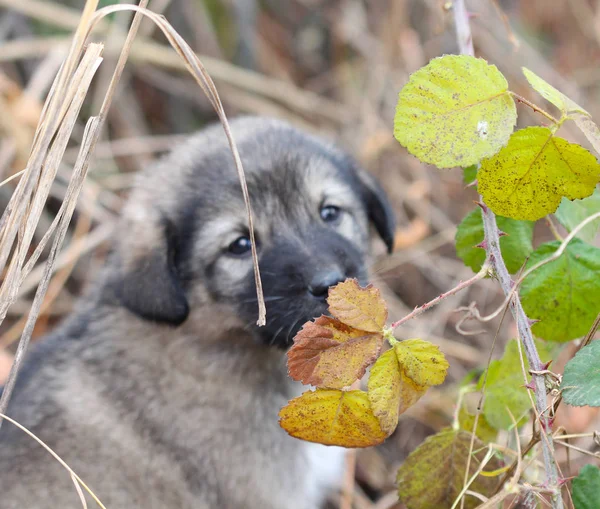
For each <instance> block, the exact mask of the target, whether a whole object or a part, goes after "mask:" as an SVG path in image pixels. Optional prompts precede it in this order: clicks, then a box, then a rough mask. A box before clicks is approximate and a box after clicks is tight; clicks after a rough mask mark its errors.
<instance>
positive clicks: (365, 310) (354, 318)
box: [327, 279, 388, 332]
mask: <svg viewBox="0 0 600 509" xmlns="http://www.w3.org/2000/svg"><path fill="white" fill-rule="evenodd" d="M327 302H328V303H329V312H330V313H331V314H332V315H333V316H335V317H336V318H337V319H338V320H340V321H341V322H343V323H345V324H347V325H350V326H352V327H354V328H356V329H361V330H364V331H367V332H381V330H382V329H383V327H384V325H385V321H386V320H387V315H388V312H387V307H386V304H385V301H384V300H383V299H382V298H381V294H380V292H379V290H378V289H377V288H375V287H374V286H373V285H369V286H367V287H366V288H361V287H360V286H359V284H358V281H356V279H347V280H346V281H344V282H343V283H339V284H338V285H337V286H334V287H333V288H332V289H331V290H329V297H328V298H327Z"/></svg>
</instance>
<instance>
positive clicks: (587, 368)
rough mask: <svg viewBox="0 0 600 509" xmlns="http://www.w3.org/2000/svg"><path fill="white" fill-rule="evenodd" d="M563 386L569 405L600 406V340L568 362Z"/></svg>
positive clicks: (580, 351)
mask: <svg viewBox="0 0 600 509" xmlns="http://www.w3.org/2000/svg"><path fill="white" fill-rule="evenodd" d="M561 387H562V394H563V398H564V399H565V402H567V403H568V404H569V405H573V406H584V405H589V406H600V341H592V342H591V343H590V344H589V345H587V346H586V347H585V348H582V349H581V350H579V352H577V353H576V354H575V357H573V358H572V359H571V360H570V361H569V362H567V365H566V366H565V372H564V375H563V379H562V383H561ZM599 493H600V492H599Z"/></svg>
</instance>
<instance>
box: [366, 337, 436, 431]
mask: <svg viewBox="0 0 600 509" xmlns="http://www.w3.org/2000/svg"><path fill="white" fill-rule="evenodd" d="M367 387H368V393H367V394H368V396H369V401H370V402H371V408H372V409H373V414H374V415H375V417H377V419H379V424H380V425H381V429H382V430H383V431H385V433H386V434H387V435H388V436H389V435H391V434H392V433H393V431H394V430H395V429H396V426H397V425H398V416H399V415H400V414H402V413H404V412H405V411H406V410H407V409H408V408H410V407H411V406H412V405H414V404H415V403H416V402H417V401H418V400H419V398H420V397H421V396H423V394H425V392H426V391H427V387H423V386H421V385H417V384H416V383H415V382H414V381H412V380H411V379H410V378H408V376H406V374H405V373H404V372H403V370H402V369H401V368H400V364H399V363H398V358H397V357H396V352H395V350H394V349H391V350H388V351H387V352H385V353H384V354H383V355H381V356H380V357H379V359H377V362H376V363H375V364H374V365H373V367H372V368H371V374H370V375H369V382H368V385H367Z"/></svg>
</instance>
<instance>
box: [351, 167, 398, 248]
mask: <svg viewBox="0 0 600 509" xmlns="http://www.w3.org/2000/svg"><path fill="white" fill-rule="evenodd" d="M358 175H359V178H360V181H361V184H362V196H363V202H364V204H365V206H366V209H367V213H368V214H369V219H370V220H371V222H372V223H373V224H374V225H375V229H376V230H377V233H378V234H379V236H380V237H381V239H382V240H383V242H385V245H386V246H387V250H388V253H391V252H392V251H393V250H394V233H395V231H396V218H395V217H394V210H393V209H392V206H391V204H390V202H389V200H388V198H387V195H386V194H385V191H384V190H383V188H382V187H381V185H380V184H379V182H377V180H376V179H375V178H374V177H373V176H372V175H371V174H369V173H367V172H366V171H359V172H358Z"/></svg>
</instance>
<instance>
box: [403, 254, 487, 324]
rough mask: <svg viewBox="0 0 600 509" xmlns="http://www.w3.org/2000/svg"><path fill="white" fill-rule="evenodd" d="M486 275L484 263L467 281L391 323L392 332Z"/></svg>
mask: <svg viewBox="0 0 600 509" xmlns="http://www.w3.org/2000/svg"><path fill="white" fill-rule="evenodd" d="M488 274H489V266H488V265H487V264H486V263H484V264H483V267H481V270H480V271H479V272H478V273H477V274H475V275H474V276H473V277H471V278H469V279H467V280H466V281H462V282H460V283H459V284H457V285H456V286H455V287H454V288H452V289H451V290H448V291H447V292H445V293H442V294H441V295H438V296H437V297H436V298H435V299H432V300H430V301H429V302H426V303H425V304H423V305H422V306H419V307H417V308H415V309H414V310H413V311H412V313H409V314H408V315H406V316H405V317H404V318H401V319H400V320H398V321H397V322H394V323H392V325H391V328H392V330H394V329H397V328H398V327H400V325H402V324H404V323H406V322H408V321H409V320H412V319H413V318H416V317H417V316H419V315H421V314H422V313H424V312H425V311H427V310H428V309H430V308H432V307H434V306H437V305H438V304H439V303H440V302H442V301H443V300H444V299H446V298H447V297H450V296H451V295H454V294H456V293H458V292H460V291H461V290H464V289H465V288H468V287H469V286H471V285H472V284H473V283H476V282H477V281H479V280H480V279H483V278H484V277H486V276H487V275H488Z"/></svg>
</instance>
